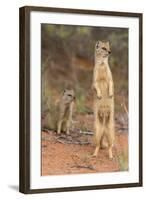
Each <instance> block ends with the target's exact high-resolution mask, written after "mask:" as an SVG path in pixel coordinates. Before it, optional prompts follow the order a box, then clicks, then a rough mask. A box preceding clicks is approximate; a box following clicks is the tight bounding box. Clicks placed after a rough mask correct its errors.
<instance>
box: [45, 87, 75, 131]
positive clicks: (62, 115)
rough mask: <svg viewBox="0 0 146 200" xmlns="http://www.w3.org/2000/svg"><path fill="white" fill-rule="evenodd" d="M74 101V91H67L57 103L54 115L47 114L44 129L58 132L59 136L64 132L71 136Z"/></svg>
mask: <svg viewBox="0 0 146 200" xmlns="http://www.w3.org/2000/svg"><path fill="white" fill-rule="evenodd" d="M74 100H75V94H74V91H73V90H65V91H64V92H63V94H62V96H61V98H60V99H59V101H58V102H57V105H56V106H55V109H54V111H53V113H48V114H47V116H46V119H45V126H44V127H46V128H49V129H53V130H56V131H57V133H58V134H60V133H61V132H62V131H63V132H66V133H67V134H69V131H70V126H71V122H72V114H73V106H74Z"/></svg>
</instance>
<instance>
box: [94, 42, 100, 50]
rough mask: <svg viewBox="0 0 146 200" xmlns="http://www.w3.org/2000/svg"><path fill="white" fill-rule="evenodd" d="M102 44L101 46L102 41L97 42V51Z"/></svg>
mask: <svg viewBox="0 0 146 200" xmlns="http://www.w3.org/2000/svg"><path fill="white" fill-rule="evenodd" d="M100 44H101V41H99V40H98V41H97V42H96V45H95V47H96V49H98V48H99V47H100Z"/></svg>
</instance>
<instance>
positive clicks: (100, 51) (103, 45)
mask: <svg viewBox="0 0 146 200" xmlns="http://www.w3.org/2000/svg"><path fill="white" fill-rule="evenodd" d="M110 53H111V49H110V44H109V42H103V41H97V42H96V44H95V55H96V56H97V57H101V58H107V57H108V56H109V54H110Z"/></svg>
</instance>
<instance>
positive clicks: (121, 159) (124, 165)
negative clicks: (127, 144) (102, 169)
mask: <svg viewBox="0 0 146 200" xmlns="http://www.w3.org/2000/svg"><path fill="white" fill-rule="evenodd" d="M117 159H118V163H119V166H120V171H127V170H128V149H124V150H123V151H122V152H121V153H120V154H119V155H118V156H117Z"/></svg>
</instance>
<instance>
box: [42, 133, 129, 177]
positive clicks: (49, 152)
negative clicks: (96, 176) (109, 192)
mask: <svg viewBox="0 0 146 200" xmlns="http://www.w3.org/2000/svg"><path fill="white" fill-rule="evenodd" d="M90 137H92V136H90ZM41 145H42V171H41V173H42V175H43V176H45V175H59V174H60V175H61V174H77V173H96V172H117V171H120V165H119V161H118V155H119V154H120V152H122V151H123V150H124V149H128V136H127V134H126V133H120V134H119V133H117V134H116V146H115V147H113V155H114V158H113V159H112V160H109V158H108V151H107V149H100V151H99V154H98V158H95V157H92V156H91V155H92V154H93V152H94V149H95V146H94V144H92V143H91V144H87V145H80V144H66V143H60V142H59V141H58V140H57V139H56V135H55V133H54V132H51V131H50V132H42V144H41Z"/></svg>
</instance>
